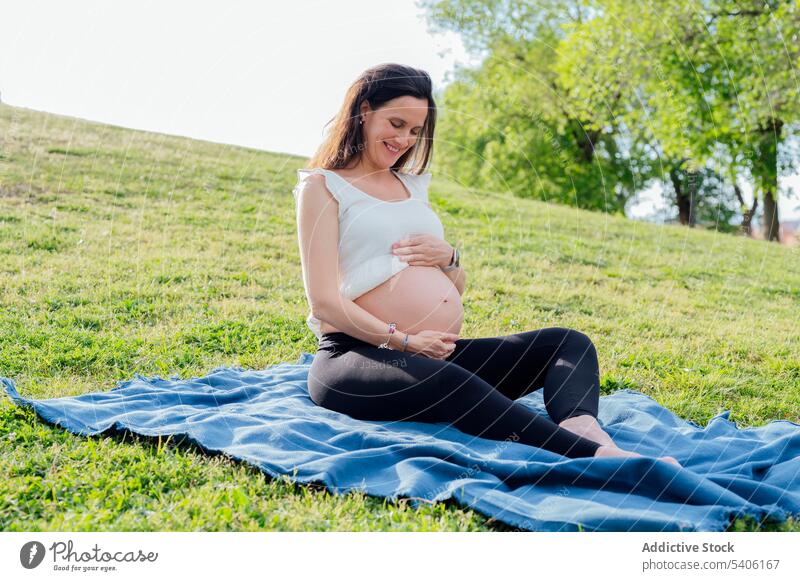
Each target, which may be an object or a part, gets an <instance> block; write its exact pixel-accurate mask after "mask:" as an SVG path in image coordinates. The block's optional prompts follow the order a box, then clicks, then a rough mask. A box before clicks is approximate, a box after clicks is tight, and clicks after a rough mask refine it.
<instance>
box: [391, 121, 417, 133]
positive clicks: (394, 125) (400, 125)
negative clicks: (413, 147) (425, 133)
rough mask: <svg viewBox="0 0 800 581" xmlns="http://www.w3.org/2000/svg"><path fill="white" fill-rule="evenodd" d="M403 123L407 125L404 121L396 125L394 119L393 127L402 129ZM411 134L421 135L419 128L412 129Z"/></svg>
mask: <svg viewBox="0 0 800 581" xmlns="http://www.w3.org/2000/svg"><path fill="white" fill-rule="evenodd" d="M403 125H405V122H404V121H401V122H400V124H399V125H396V124H395V122H394V121H392V127H394V128H395V129H400V128H401V127H402V126H403ZM411 135H419V129H417V130H416V131H412V132H411Z"/></svg>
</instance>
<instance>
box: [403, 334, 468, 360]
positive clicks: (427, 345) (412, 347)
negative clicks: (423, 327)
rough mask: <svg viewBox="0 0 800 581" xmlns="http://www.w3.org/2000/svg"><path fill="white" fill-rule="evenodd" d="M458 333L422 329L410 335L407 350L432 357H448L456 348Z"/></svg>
mask: <svg viewBox="0 0 800 581" xmlns="http://www.w3.org/2000/svg"><path fill="white" fill-rule="evenodd" d="M457 339H458V335H457V334H456V333H445V332H442V331H420V332H419V333H416V334H414V335H409V337H408V347H407V348H406V351H409V352H411V353H419V354H420V355H424V356H425V357H430V358H431V359H447V358H448V357H450V355H452V354H453V350H454V349H455V348H456V344H455V341H456V340H457Z"/></svg>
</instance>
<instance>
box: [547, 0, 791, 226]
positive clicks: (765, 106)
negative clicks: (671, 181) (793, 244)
mask: <svg viewBox="0 0 800 581" xmlns="http://www.w3.org/2000/svg"><path fill="white" fill-rule="evenodd" d="M592 5H593V7H594V9H595V10H594V17H593V18H592V19H590V20H587V21H584V22H581V23H576V24H575V25H573V26H572V29H571V31H570V34H569V36H568V37H567V38H566V39H565V41H564V45H563V46H564V50H562V51H561V52H560V56H561V59H560V61H559V63H558V65H557V67H556V68H557V69H558V71H559V74H560V78H561V82H562V84H563V85H564V86H565V87H566V88H567V90H568V95H569V97H570V98H569V104H570V108H572V109H573V110H574V111H577V112H578V113H580V114H582V115H586V116H589V115H594V118H595V119H597V121H598V123H610V122H614V120H618V121H617V122H622V123H624V124H625V125H626V126H627V127H630V128H635V129H637V128H638V130H639V131H645V132H647V133H648V134H651V135H652V138H653V139H654V141H655V142H656V143H657V144H658V147H659V148H660V150H661V151H662V152H663V155H664V156H665V158H666V159H678V160H684V163H685V164H686V166H687V170H688V171H689V172H696V171H698V170H699V169H700V168H702V167H706V166H708V165H709V164H711V165H714V166H716V167H717V172H718V173H719V174H720V175H725V174H730V175H733V176H738V175H742V174H744V175H745V176H749V178H750V179H751V180H752V182H753V185H754V191H755V193H756V195H758V196H760V198H761V200H762V203H763V207H764V227H765V231H766V233H767V236H766V237H767V239H769V240H777V239H778V226H779V216H778V212H777V199H778V176H779V175H780V173H782V172H785V171H787V170H790V169H792V165H793V164H792V161H793V160H792V158H791V156H788V155H782V153H781V146H782V144H783V143H784V139H785V127H786V125H787V124H796V123H797V122H798V119H800V99H798V82H797V79H796V78H795V74H796V73H795V68H796V66H797V64H798V62H800V48H798V42H797V40H798V36H800V25H799V23H800V14H799V13H800V9H798V6H797V4H796V3H795V2H790V1H787V0H781V1H769V2H752V1H744V2H742V1H736V2H732V1H728V0H704V1H702V2H689V1H688V0H651V1H649V2H646V3H628V2H622V1H621V0H599V1H598V2H593V3H592ZM620 94H621V95H622V97H621V98H619V99H617V98H616V95H620ZM612 99H613V100H614V101H615V103H616V106H615V107H614V108H613V109H611V108H609V107H608V106H607V103H608V102H609V100H612ZM619 120H621V121H619ZM731 163H736V164H738V165H739V167H736V168H734V167H731V166H730V165H729V164H731ZM667 165H670V164H667ZM731 187H732V188H733V189H734V190H735V191H736V194H737V195H738V197H739V200H740V201H741V203H742V206H743V212H744V218H745V219H744V220H743V224H746V227H747V228H749V220H750V218H751V217H752V213H753V212H755V206H753V207H752V208H751V209H747V208H746V207H744V200H743V199H741V192H740V191H739V190H738V184H737V183H736V182H735V181H734V182H733V183H732V184H731ZM678 200H679V201H680V198H678ZM748 212H749V214H748Z"/></svg>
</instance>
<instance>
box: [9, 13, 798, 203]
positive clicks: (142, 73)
mask: <svg viewBox="0 0 800 581" xmlns="http://www.w3.org/2000/svg"><path fill="white" fill-rule="evenodd" d="M0 16H1V17H0V92H2V100H3V102H5V103H8V104H10V105H15V106H20V107H26V108H29V109H35V110H39V111H47V112H52V113H59V114H62V115H69V116H74V117H80V118H84V119H90V120H93V121H100V122H104V123H111V124H114V125H121V126H123V127H132V128H136V129H144V130H150V131H157V132H160V133H169V134H174V135H184V136H188V137H195V138H200V139H206V140H210V141H215V142H220V143H232V144H237V145H244V146H249V147H255V148H258V149H265V150H269V151H275V152H284V153H294V154H299V155H305V156H310V155H311V154H312V153H313V151H314V149H315V148H316V146H317V145H318V143H319V141H320V139H321V137H322V131H323V127H324V125H325V123H327V122H328V121H329V120H330V118H331V117H332V116H333V115H334V114H335V112H336V110H337V109H338V107H339V105H340V104H341V101H342V99H343V97H344V93H345V90H346V89H347V87H348V86H349V85H350V83H352V82H353V80H355V78H356V77H357V76H358V74H359V73H361V72H362V71H363V70H364V69H366V68H368V67H370V66H373V65H376V64H378V63H382V62H398V63H403V64H408V65H411V66H415V67H418V68H422V69H424V70H426V71H428V73H429V74H430V75H431V78H432V79H433V82H434V85H435V86H436V87H438V88H441V87H442V86H443V85H444V84H446V82H448V81H449V78H448V76H447V75H448V72H450V71H451V70H452V68H453V65H454V63H455V62H460V63H463V64H474V63H475V61H474V60H471V59H470V58H469V57H468V55H467V54H466V52H465V51H464V49H463V46H462V44H461V42H460V40H459V38H458V36H457V35H455V34H447V35H435V36H434V35H433V34H432V33H430V32H429V31H428V30H427V25H426V23H425V20H424V18H423V15H422V10H421V9H420V8H418V7H417V6H416V5H415V2H414V0H391V1H387V0H339V1H337V2H330V1H318V0H296V1H294V2H285V1H283V2H256V1H250V2H246V1H242V0H225V1H224V2H223V1H218V2H208V1H200V0H197V1H192V2H187V1H184V0H181V1H173V0H171V1H169V2H155V1H152V0H137V1H136V2H130V1H129V2H122V1H111V2H108V1H106V2H102V1H88V0H69V1H68V2H65V1H60V2H57V1H49V2H48V1H36V0H31V1H27V2H23V1H7V0H4V1H3V6H2V14H1V15H0ZM792 181H793V184H794V186H795V188H796V189H797V190H798V191H800V179H798V178H797V176H795V177H794V178H793V180H792ZM645 197H646V198H649V199H654V198H658V196H653V195H649V196H645ZM657 205H658V201H657V199H656V201H655V202H644V203H643V204H640V205H639V207H637V208H636V209H635V210H634V214H641V215H644V214H647V213H650V212H652V211H653V210H654V209H655V208H656V206H657ZM799 205H800V200H797V199H794V200H787V199H785V197H784V199H783V200H782V203H781V212H782V214H783V215H784V216H785V217H789V215H790V214H794V215H800V211H796V210H795V207H797V206H799Z"/></svg>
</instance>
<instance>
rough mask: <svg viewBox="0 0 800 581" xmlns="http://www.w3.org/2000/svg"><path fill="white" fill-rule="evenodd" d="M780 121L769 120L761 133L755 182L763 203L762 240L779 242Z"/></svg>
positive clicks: (781, 123) (781, 125)
mask: <svg viewBox="0 0 800 581" xmlns="http://www.w3.org/2000/svg"><path fill="white" fill-rule="evenodd" d="M782 127H783V122H782V121H781V120H780V119H770V120H769V122H768V123H767V124H766V126H765V127H764V128H763V129H762V131H761V136H760V137H761V139H760V140H759V143H758V154H759V155H758V160H757V161H756V164H755V168H756V170H757V175H756V180H757V182H758V185H759V189H760V190H761V197H762V199H763V201H764V218H763V223H762V225H763V228H764V239H765V240H769V241H770V242H772V241H775V242H780V234H779V231H780V220H779V217H778V145H779V144H780V142H781V128H782Z"/></svg>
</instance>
